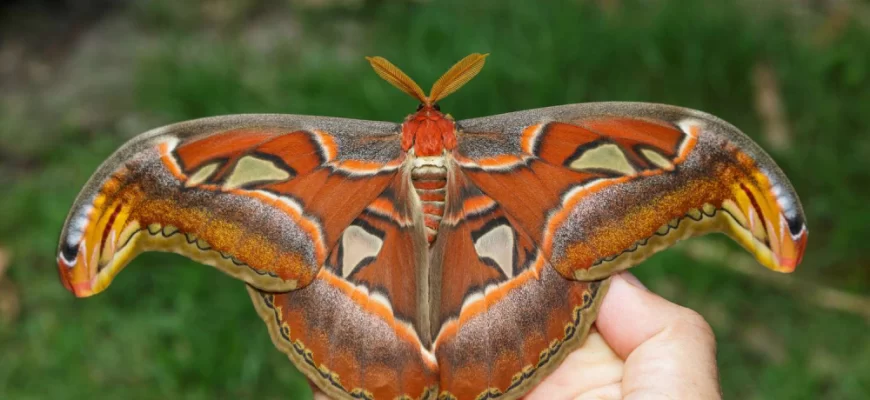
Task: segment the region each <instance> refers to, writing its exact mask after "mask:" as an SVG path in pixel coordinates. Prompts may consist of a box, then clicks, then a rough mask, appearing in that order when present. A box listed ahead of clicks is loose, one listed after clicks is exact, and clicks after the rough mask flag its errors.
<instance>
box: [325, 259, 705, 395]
mask: <svg viewBox="0 0 870 400" xmlns="http://www.w3.org/2000/svg"><path fill="white" fill-rule="evenodd" d="M721 398H722V395H721V392H720V388H719V373H718V369H717V367H716V339H715V337H714V336H713V331H712V329H711V328H710V325H709V324H707V322H706V321H704V318H703V317H701V315H700V314H698V313H697V312H695V311H693V310H690V309H688V308H685V307H682V306H679V305H676V304H674V303H671V302H669V301H667V300H665V299H664V298H662V297H661V296H658V295H656V294H655V293H652V292H650V291H649V290H647V289H646V288H645V287H644V286H643V284H641V283H640V281H638V280H637V278H635V277H634V276H633V275H631V274H629V273H628V272H623V273H621V274H619V275H617V276H615V277H614V278H613V281H612V282H611V284H610V289H609V290H608V292H607V295H606V296H605V297H604V301H603V302H602V304H601V310H600V311H599V314H598V319H597V320H596V321H595V325H594V327H593V330H592V331H591V332H590V334H589V336H588V337H587V339H586V342H584V343H583V346H581V347H580V348H579V349H577V350H575V351H574V352H573V353H571V354H569V355H568V357H566V358H565V361H564V362H563V363H562V365H560V366H559V368H557V369H556V370H555V371H553V373H552V374H550V375H549V376H547V377H546V378H544V380H543V381H541V383H540V384H539V385H538V386H537V387H535V389H533V390H532V391H531V392H529V393H528V394H527V395H526V396H525V400H568V399H571V400H581V399H583V400H585V399H629V400H634V399H652V400H657V399H668V400H675V399H721ZM314 399H315V400H328V397H326V396H325V395H324V394H322V393H319V392H317V391H315V393H314Z"/></svg>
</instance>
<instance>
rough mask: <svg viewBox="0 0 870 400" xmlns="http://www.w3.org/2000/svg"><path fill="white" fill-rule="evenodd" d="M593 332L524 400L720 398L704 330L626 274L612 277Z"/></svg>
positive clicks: (712, 348)
mask: <svg viewBox="0 0 870 400" xmlns="http://www.w3.org/2000/svg"><path fill="white" fill-rule="evenodd" d="M594 327H595V328H597V331H596V330H595V329H593V330H592V331H591V332H590V334H589V337H588V338H587V339H586V342H585V343H584V344H583V346H581V347H580V348H579V349H577V350H576V351H574V352H573V353H571V354H569V355H568V357H567V358H565V361H564V362H563V363H562V365H560V366H559V367H558V368H557V369H556V370H555V371H553V373H552V374H550V375H549V376H547V377H546V378H544V380H543V381H541V383H540V384H539V385H538V386H537V387H536V388H535V389H533V390H532V391H531V392H529V394H528V395H527V396H526V397H525V400H560V399H719V398H721V394H720V390H719V374H718V370H717V368H716V340H715V337H714V336H713V331H712V329H711V328H710V325H709V324H707V322H706V321H704V318H703V317H701V316H700V315H699V314H698V313H696V312H695V311H692V310H690V309H688V308H685V307H681V306H678V305H676V304H674V303H671V302H669V301H667V300H665V299H664V298H662V297H660V296H658V295H656V294H654V293H652V292H650V291H648V290H646V288H644V287H643V285H642V284H641V283H640V281H638V280H637V278H635V277H634V276H632V275H631V274H629V273H627V272H623V273H621V274H619V275H617V276H615V277H613V281H612V282H611V284H610V290H609V291H608V292H607V294H606V295H605V297H604V301H603V303H602V304H601V310H600V312H599V314H598V319H597V320H596V322H595V325H594Z"/></svg>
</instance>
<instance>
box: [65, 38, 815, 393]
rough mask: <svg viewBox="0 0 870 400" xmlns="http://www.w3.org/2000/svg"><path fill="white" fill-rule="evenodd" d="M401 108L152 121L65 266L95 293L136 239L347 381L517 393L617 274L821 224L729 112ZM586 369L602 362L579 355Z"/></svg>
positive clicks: (326, 385) (380, 64) (357, 386)
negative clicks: (244, 295)
mask: <svg viewBox="0 0 870 400" xmlns="http://www.w3.org/2000/svg"><path fill="white" fill-rule="evenodd" d="M485 57H486V55H482V54H471V55H469V56H468V57H466V58H464V59H463V60H461V61H460V62H458V63H457V64H456V65H454V66H453V67H452V68H450V69H449V70H448V71H447V72H446V73H445V74H444V75H443V76H442V77H441V78H440V79H438V81H436V82H435V84H434V85H433V87H432V90H431V91H430V92H429V94H428V95H426V94H424V92H423V91H422V90H421V89H420V87H419V86H418V85H417V84H416V83H415V82H414V81H413V80H411V78H409V77H408V76H407V75H405V74H404V73H403V72H402V71H401V70H399V69H398V68H397V67H395V66H394V65H393V64H391V63H390V62H388V61H387V60H385V59H383V58H380V57H373V58H368V60H369V61H370V63H371V65H372V67H374V70H375V72H377V74H378V75H380V76H381V77H382V78H383V79H385V80H386V81H387V82H389V83H390V84H392V85H393V86H395V87H397V88H399V89H400V90H402V91H403V92H405V93H407V94H408V95H410V96H411V97H413V98H415V99H416V100H418V101H419V102H420V104H419V106H418V107H417V111H416V112H415V113H413V114H411V115H409V116H408V117H407V118H406V119H405V120H404V121H403V122H402V123H400V124H397V123H393V122H375V121H362V120H353V119H343V118H332V117H316V116H301V115H280V114H247V115H229V116H219V117H211V118H203V119H198V120H193V121H187V122H181V123H177V124H173V125H169V126H165V127H162V128H157V129H154V130H151V131H148V132H145V133H143V134H141V135H139V136H137V137H135V138H133V139H132V140H130V141H129V142H128V143H126V144H125V145H123V146H122V147H121V148H120V149H119V150H118V151H117V152H115V154H113V155H112V156H111V157H109V158H108V160H106V161H105V162H104V163H103V164H102V165H101V166H100V167H99V169H98V170H97V171H96V173H95V174H94V175H93V176H92V177H91V179H90V180H89V181H88V182H87V184H86V185H85V187H84V188H83V189H82V191H81V193H80V194H79V196H78V198H77V199H76V201H75V203H74V204H73V207H72V210H71V211H70V214H69V217H68V218H67V220H66V223H65V224H64V227H63V231H62V233H61V237H60V245H59V248H58V255H57V261H58V269H59V272H60V276H61V280H62V281H63V284H64V285H65V286H66V288H67V289H69V290H70V291H72V292H73V293H74V294H75V295H76V296H79V297H85V296H90V295H93V294H96V293H99V292H101V291H103V290H104V289H106V287H107V286H108V285H109V283H110V282H111V281H112V279H113V278H114V277H115V276H116V275H117V274H118V273H119V272H120V271H121V269H122V268H123V267H124V266H125V265H126V264H127V263H128V262H129V261H130V260H131V259H133V258H134V257H135V256H136V255H137V254H139V253H142V252H145V251H171V252H176V253H180V254H183V255H185V256H187V257H190V258H192V259H194V260H196V261H199V262H201V263H203V264H207V265H211V266H214V267H216V268H218V269H220V270H221V271H223V272H224V273H226V274H229V275H230V276H232V277H235V278H237V279H239V280H241V281H243V282H245V283H246V284H247V288H248V292H249V294H250V297H251V299H252V300H253V303H254V307H255V308H256V310H257V312H258V313H259V314H260V316H261V317H262V319H263V320H264V321H265V323H266V325H267V327H268V329H269V332H270V333H271V337H272V340H273V341H274V344H275V345H276V346H277V347H278V349H280V350H281V351H283V352H284V353H286V354H287V355H288V356H289V358H290V360H291V361H292V362H293V364H294V365H295V366H296V367H297V368H298V369H299V370H300V371H302V372H303V373H304V374H305V375H306V376H307V377H308V378H309V379H310V380H311V381H312V382H313V383H314V384H316V385H317V386H318V387H319V389H320V390H322V391H323V392H325V393H326V394H328V395H329V396H331V397H334V398H337V399H350V398H353V399H393V398H403V399H420V398H424V399H433V398H445V399H496V398H499V399H514V398H517V397H520V396H522V395H523V394H524V393H525V392H527V391H528V390H529V389H530V388H531V387H533V386H534V385H535V384H536V383H537V382H539V381H540V380H541V379H542V378H543V377H545V376H546V375H547V374H548V373H550V372H551V371H552V370H553V369H554V368H555V367H557V366H558V365H559V364H560V362H561V361H562V359H563V358H564V357H565V356H566V354H568V353H569V352H571V351H572V350H573V349H576V348H577V347H578V346H579V345H580V344H581V343H582V342H583V340H584V338H585V337H586V335H587V333H588V331H589V328H590V325H591V324H592V323H593V321H594V320H595V317H596V313H597V310H598V307H599V305H600V304H601V300H602V298H603V297H604V295H605V293H606V292H607V288H608V283H609V277H610V276H611V275H613V274H615V273H617V272H619V271H622V270H624V269H626V268H629V267H631V266H633V265H636V264H638V263H639V262H641V261H642V260H644V259H645V258H647V257H649V256H650V255H651V254H653V253H655V252H657V251H659V250H662V249H664V248H666V247H668V246H670V245H671V244H673V243H674V242H676V241H678V240H680V239H683V238H686V237H689V236H694V235H699V234H703V233H707V232H715V231H721V232H724V233H726V234H728V235H730V236H731V237H732V238H734V239H735V240H736V241H737V242H739V243H740V244H741V245H742V246H743V247H745V248H746V249H747V250H748V251H749V252H751V253H752V254H754V255H755V257H756V258H757V259H758V261H759V263H761V264H762V265H764V266H766V267H768V268H770V269H773V270H775V271H780V272H791V271H792V270H793V269H794V268H795V266H796V265H797V264H798V263H799V262H800V260H801V257H802V255H803V252H804V247H805V244H806V240H807V228H806V225H805V223H804V215H803V210H802V208H801V205H800V202H799V200H798V197H797V194H796V193H795V191H794V189H793V188H792V186H791V184H790V183H789V181H788V179H787V178H786V177H785V175H784V174H783V172H782V171H781V170H780V169H779V168H778V167H777V165H776V164H775V163H774V162H773V160H771V158H770V157H769V156H768V155H767V154H766V153H765V152H764V151H763V150H762V149H761V148H760V147H759V146H758V145H756V144H755V143H754V142H752V141H751V140H750V139H749V138H748V137H746V136H745V135H744V134H743V133H741V132H740V131H739V130H738V129H737V128H735V127H733V126H732V125H730V124H728V123H727V122H725V121H723V120H721V119H719V118H716V117H714V116H712V115H709V114H706V113H703V112H700V111H695V110H690V109H685V108H680V107H675V106H669V105H660V104H646V103H624V102H606V103H585V104H571V105H564V106H557V107H548V108H540V109H534V110H526V111H519V112H513V113H508V114H501V115H495V116H490V117H483V118H474V119H466V120H459V121H457V120H454V119H453V118H452V117H451V116H450V115H447V114H444V113H442V112H441V110H440V107H439V105H438V101H440V100H441V99H443V98H444V97H446V96H448V95H450V94H451V93H453V92H455V91H456V90H457V89H459V88H460V87H461V86H463V85H464V84H466V83H467V82H468V81H469V80H471V79H472V78H473V77H474V76H475V75H476V74H477V73H478V72H479V71H480V70H481V68H482V67H483V64H484V60H485ZM580 373H582V371H581V372H580Z"/></svg>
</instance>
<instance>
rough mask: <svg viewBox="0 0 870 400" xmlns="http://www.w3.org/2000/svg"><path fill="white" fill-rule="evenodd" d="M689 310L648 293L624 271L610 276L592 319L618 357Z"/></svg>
mask: <svg viewBox="0 0 870 400" xmlns="http://www.w3.org/2000/svg"><path fill="white" fill-rule="evenodd" d="M690 314H694V312H693V311H691V310H688V309H686V308H684V307H681V306H679V305H677V304H674V303H671V302H669V301H667V300H665V299H664V298H662V297H660V296H658V295H657V294H655V293H653V292H650V291H649V290H647V289H646V287H645V286H643V284H642V283H640V281H639V280H638V279H637V278H635V277H634V276H633V275H631V274H630V273H628V272H623V273H620V274H618V275H615V276H614V277H613V280H612V282H611V284H610V289H609V290H608V292H607V294H606V295H605V297H604V301H603V302H602V304H601V309H600V311H599V314H598V319H597V320H596V323H595V324H596V326H597V327H598V330H599V332H601V335H602V337H604V339H605V340H606V341H607V343H608V344H609V345H610V346H611V347H612V348H613V350H614V351H615V352H616V354H618V355H619V356H620V357H621V358H622V359H626V358H627V357H628V355H629V354H631V352H632V351H634V349H636V348H637V347H638V346H640V345H641V344H642V343H643V342H645V341H646V340H648V339H649V338H651V337H652V336H654V335H655V334H657V333H659V332H661V331H662V330H664V329H665V328H666V327H667V326H669V325H672V324H675V323H677V322H676V321H679V320H682V319H686V318H689V317H691V315H690Z"/></svg>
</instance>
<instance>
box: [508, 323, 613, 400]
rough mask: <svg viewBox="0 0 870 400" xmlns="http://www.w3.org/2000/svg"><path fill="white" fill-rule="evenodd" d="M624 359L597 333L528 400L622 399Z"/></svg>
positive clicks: (546, 379)
mask: <svg viewBox="0 0 870 400" xmlns="http://www.w3.org/2000/svg"><path fill="white" fill-rule="evenodd" d="M622 364H623V362H622V359H620V358H619V357H618V356H617V355H616V353H614V352H613V350H611V349H610V347H609V346H607V343H605V342H604V339H602V338H601V335H600V334H598V332H596V331H595V330H593V331H591V332H590V333H589V336H588V337H587V338H586V341H585V342H583V346H581V347H580V348H579V349H577V350H575V351H574V352H572V353H571V354H569V355H568V357H566V358H565V361H563V362H562V364H561V365H559V367H558V368H556V370H555V371H553V373H551V374H550V375H548V376H547V377H546V378H544V380H543V381H541V383H539V384H538V386H536V387H535V389H534V390H532V391H531V392H529V393H528V394H527V395H526V397H525V400H559V399H586V398H589V399H621V398H622V396H621V393H622V392H621V390H622V388H621V384H620V383H621V382H622Z"/></svg>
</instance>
